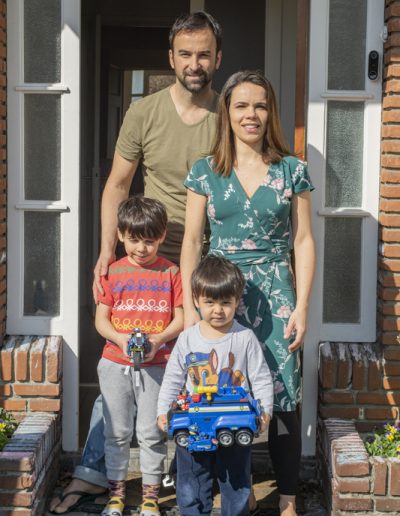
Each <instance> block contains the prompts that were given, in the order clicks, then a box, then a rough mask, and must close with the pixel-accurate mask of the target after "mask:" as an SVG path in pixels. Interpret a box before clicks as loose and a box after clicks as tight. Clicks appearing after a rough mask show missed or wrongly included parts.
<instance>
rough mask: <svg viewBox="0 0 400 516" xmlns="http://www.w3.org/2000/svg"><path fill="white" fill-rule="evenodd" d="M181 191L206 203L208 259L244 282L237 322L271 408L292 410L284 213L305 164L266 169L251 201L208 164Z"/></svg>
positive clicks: (296, 359) (294, 389) (296, 366)
mask: <svg viewBox="0 0 400 516" xmlns="http://www.w3.org/2000/svg"><path fill="white" fill-rule="evenodd" d="M185 186H186V187H187V188H189V189H191V190H193V191H194V192H196V193H198V194H200V195H205V196H206V197H207V215H208V219H209V223H210V228H211V238H210V251H209V252H210V253H212V254H221V255H223V256H225V257H226V258H228V259H229V260H231V261H232V262H234V263H236V264H237V265H238V266H239V268H240V269H241V271H242V272H243V275H244V277H245V279H246V285H245V289H244V293H243V298H242V300H241V301H240V304H239V306H238V309H237V311H236V317H237V320H238V321H239V322H240V323H241V324H243V325H244V326H247V327H249V328H252V329H253V331H254V332H255V334H256V335H257V338H258V340H259V341H260V342H261V344H262V346H263V349H264V354H265V357H266V360H267V362H268V365H269V367H270V369H271V374H272V378H273V380H274V410H275V411H292V410H295V408H296V405H297V403H298V402H299V401H300V395H301V393H300V353H299V351H296V352H294V353H289V352H288V345H289V343H290V339H289V340H286V339H284V338H283V334H284V331H285V328H286V325H287V323H288V319H289V317H290V315H291V313H292V311H293V310H294V308H295V296H294V291H293V281H292V273H291V269H290V247H289V235H290V215H291V212H290V210H291V201H292V198H293V195H294V194H296V193H299V192H303V191H310V190H312V189H313V186H312V183H311V180H310V177H309V175H308V172H307V167H306V164H305V163H304V162H302V161H300V160H298V159H297V158H295V157H293V156H287V157H285V158H283V159H282V160H281V161H280V162H279V163H274V164H271V165H270V166H269V168H268V167H267V166H266V175H265V178H264V180H263V181H262V183H261V184H260V186H259V188H258V189H257V190H256V192H255V193H254V194H253V195H252V196H251V197H250V198H249V197H248V196H247V195H246V193H245V191H244V190H243V188H242V186H241V184H240V182H239V180H238V178H237V176H236V174H235V172H234V170H233V171H232V172H231V174H230V175H229V176H228V177H222V176H219V175H217V174H215V173H214V172H213V168H212V158H211V157H210V156H209V157H207V158H205V159H201V160H199V161H197V162H196V163H195V164H194V165H193V167H192V169H191V171H190V173H189V175H188V177H187V179H186V181H185Z"/></svg>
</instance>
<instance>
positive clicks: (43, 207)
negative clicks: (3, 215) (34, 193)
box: [15, 201, 70, 212]
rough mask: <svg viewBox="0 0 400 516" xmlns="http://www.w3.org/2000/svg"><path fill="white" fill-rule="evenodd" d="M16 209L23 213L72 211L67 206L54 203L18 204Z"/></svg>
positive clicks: (31, 202) (26, 202) (34, 202)
mask: <svg viewBox="0 0 400 516" xmlns="http://www.w3.org/2000/svg"><path fill="white" fill-rule="evenodd" d="M15 209H16V210H22V211H58V212H63V211H70V208H69V206H68V205H67V204H64V203H60V202H52V201H25V202H21V203H18V204H16V205H15Z"/></svg>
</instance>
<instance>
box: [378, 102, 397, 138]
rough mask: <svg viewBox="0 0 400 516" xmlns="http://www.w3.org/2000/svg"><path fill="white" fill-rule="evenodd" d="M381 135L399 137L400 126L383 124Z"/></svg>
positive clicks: (383, 136)
mask: <svg viewBox="0 0 400 516" xmlns="http://www.w3.org/2000/svg"><path fill="white" fill-rule="evenodd" d="M385 98H388V97H385ZM396 98H397V97H396ZM381 136H382V138H400V126H399V125H383V126H382V134H381Z"/></svg>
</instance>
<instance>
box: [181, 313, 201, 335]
mask: <svg viewBox="0 0 400 516" xmlns="http://www.w3.org/2000/svg"><path fill="white" fill-rule="evenodd" d="M183 316H184V328H185V330H186V328H190V327H191V326H194V325H195V324H197V323H198V322H199V321H200V315H199V312H198V311H197V310H196V308H185V309H184V311H183Z"/></svg>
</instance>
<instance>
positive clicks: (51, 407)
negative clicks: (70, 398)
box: [29, 398, 61, 412]
mask: <svg viewBox="0 0 400 516" xmlns="http://www.w3.org/2000/svg"><path fill="white" fill-rule="evenodd" d="M29 408H30V410H32V411H33V412H59V411H60V408H61V400H59V399H57V400H52V399H48V398H35V399H31V400H30V402H29Z"/></svg>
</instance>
